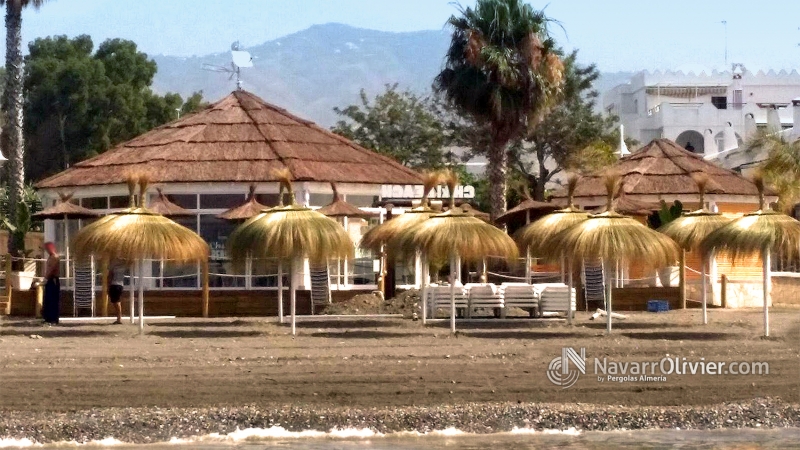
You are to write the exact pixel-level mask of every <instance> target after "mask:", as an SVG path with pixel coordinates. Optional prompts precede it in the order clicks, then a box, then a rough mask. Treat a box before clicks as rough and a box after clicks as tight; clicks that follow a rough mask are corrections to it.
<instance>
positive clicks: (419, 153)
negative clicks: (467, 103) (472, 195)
mask: <svg viewBox="0 0 800 450" xmlns="http://www.w3.org/2000/svg"><path fill="white" fill-rule="evenodd" d="M333 110H334V111H335V112H336V114H338V115H340V116H342V117H343V120H340V121H339V122H337V123H336V125H335V126H334V127H333V128H331V130H332V131H333V132H334V133H336V134H339V135H341V136H344V137H346V138H348V139H350V140H352V141H354V142H356V143H357V144H359V145H361V146H363V147H366V148H368V149H370V150H374V151H376V152H378V153H381V154H384V155H387V156H391V157H392V158H394V159H396V160H397V161H399V162H400V163H401V164H404V165H407V166H409V167H413V168H417V169H433V168H438V167H441V166H442V165H443V164H444V161H445V150H444V149H445V147H446V146H448V145H449V143H450V139H449V137H448V134H447V133H446V130H445V125H444V123H443V122H442V120H441V118H440V117H439V116H438V115H437V112H436V110H435V107H434V105H433V103H432V102H431V100H430V99H429V98H426V97H420V96H418V95H416V94H414V93H412V92H410V91H400V90H399V89H398V87H397V84H394V85H386V90H385V91H384V92H383V93H382V94H379V95H377V96H375V98H374V99H372V100H370V99H369V98H368V97H367V94H366V92H364V90H363V89H362V90H361V97H360V104H358V105H350V106H347V107H345V108H334V109H333Z"/></svg>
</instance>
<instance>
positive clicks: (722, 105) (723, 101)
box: [711, 97, 728, 109]
mask: <svg viewBox="0 0 800 450" xmlns="http://www.w3.org/2000/svg"><path fill="white" fill-rule="evenodd" d="M711 104H712V105H714V106H715V107H716V108H717V109H728V97H711Z"/></svg>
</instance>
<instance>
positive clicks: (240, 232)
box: [228, 170, 353, 335]
mask: <svg viewBox="0 0 800 450" xmlns="http://www.w3.org/2000/svg"><path fill="white" fill-rule="evenodd" d="M272 175H273V177H275V178H277V179H278V180H279V181H280V183H281V186H282V189H286V190H287V191H288V193H289V198H290V201H291V204H290V205H289V206H284V207H280V206H279V207H277V208H272V209H269V210H266V211H264V212H262V213H261V214H259V215H257V216H255V217H253V218H252V219H250V220H248V221H247V222H245V223H243V224H242V225H240V226H239V227H238V228H236V230H234V231H233V233H231V236H230V238H229V239H228V246H229V247H228V250H229V252H230V255H231V258H232V259H233V261H234V263H242V262H244V261H246V260H247V258H249V257H255V258H270V257H273V258H277V259H278V260H279V261H283V260H288V261H290V262H291V264H290V265H289V278H290V302H291V315H292V335H294V334H296V325H295V324H296V317H295V311H296V295H295V290H296V287H295V280H294V277H293V276H292V275H293V272H294V267H293V265H294V262H295V261H296V260H298V259H300V258H308V260H309V261H310V262H311V263H312V264H327V262H328V258H352V256H353V242H352V241H351V240H350V236H348V234H347V232H346V231H345V230H344V228H342V226H341V225H340V224H339V223H338V222H336V221H335V220H333V219H331V218H329V217H326V216H325V215H323V214H320V213H318V212H316V211H314V210H312V209H309V208H307V207H305V206H301V205H298V204H297V203H296V200H295V196H294V191H293V189H292V183H291V181H290V178H291V173H289V171H287V170H277V171H275V172H273V174H272Z"/></svg>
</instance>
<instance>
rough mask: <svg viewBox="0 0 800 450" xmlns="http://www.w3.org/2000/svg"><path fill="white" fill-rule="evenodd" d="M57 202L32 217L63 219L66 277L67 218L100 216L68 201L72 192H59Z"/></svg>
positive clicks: (67, 253) (67, 250) (67, 249)
mask: <svg viewBox="0 0 800 450" xmlns="http://www.w3.org/2000/svg"><path fill="white" fill-rule="evenodd" d="M58 197H59V202H58V203H57V204H56V205H55V206H52V207H50V208H46V209H44V210H42V211H39V212H38V213H36V214H34V215H33V217H36V218H39V219H50V220H63V221H64V247H65V249H64V251H65V254H66V260H65V261H64V264H65V269H66V272H67V277H69V275H70V272H69V244H70V242H69V223H67V221H68V220H75V219H93V218H95V217H100V214H98V213H96V212H94V211H92V210H91V209H88V208H84V207H82V206H78V205H76V204H74V203H70V200H71V199H72V194H66V193H59V194H58Z"/></svg>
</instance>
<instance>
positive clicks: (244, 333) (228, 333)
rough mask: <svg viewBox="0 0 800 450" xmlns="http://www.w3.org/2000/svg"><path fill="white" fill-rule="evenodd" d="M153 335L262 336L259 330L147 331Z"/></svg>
mask: <svg viewBox="0 0 800 450" xmlns="http://www.w3.org/2000/svg"><path fill="white" fill-rule="evenodd" d="M147 334H149V335H151V336H158V337H163V338H187V339H193V338H241V337H254V336H262V335H264V334H263V333H261V332H259V331H237V330H175V331H152V332H149V333H147Z"/></svg>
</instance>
